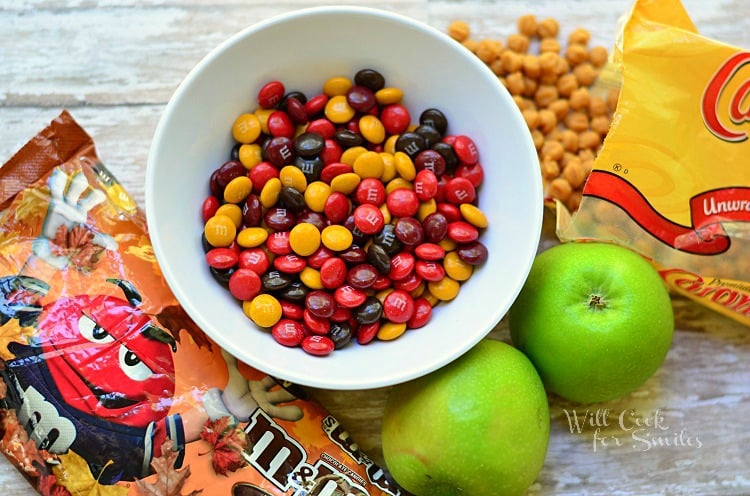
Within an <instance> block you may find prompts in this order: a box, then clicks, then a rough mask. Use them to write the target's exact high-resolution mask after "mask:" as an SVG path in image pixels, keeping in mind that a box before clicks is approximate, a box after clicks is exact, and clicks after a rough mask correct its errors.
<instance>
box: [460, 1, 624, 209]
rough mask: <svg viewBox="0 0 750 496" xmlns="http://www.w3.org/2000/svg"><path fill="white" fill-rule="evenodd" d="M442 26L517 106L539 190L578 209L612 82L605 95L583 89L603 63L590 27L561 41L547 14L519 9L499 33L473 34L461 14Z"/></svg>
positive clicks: (605, 126)
mask: <svg viewBox="0 0 750 496" xmlns="http://www.w3.org/2000/svg"><path fill="white" fill-rule="evenodd" d="M448 34H449V35H450V36H451V37H452V38H453V39H455V40H456V41H458V42H459V43H462V44H463V45H464V46H466V47H467V48H469V49H470V50H471V51H472V52H473V53H474V54H475V55H476V56H477V57H478V58H479V59H480V60H481V61H482V62H484V63H485V64H486V65H487V66H488V67H489V68H490V69H491V70H492V72H493V73H494V74H495V75H497V77H498V81H499V82H500V83H501V84H503V85H504V86H505V87H506V88H507V89H508V91H509V92H510V94H511V95H512V96H513V101H514V102H515V104H516V106H518V108H519V110H520V111H521V113H522V115H523V118H524V121H525V122H526V126H527V127H528V128H529V131H530V132H531V138H532V140H533V142H534V146H535V147H536V149H537V152H538V155H539V167H540V171H541V173H542V177H543V178H544V182H545V185H546V189H545V195H546V196H547V197H548V198H552V199H557V200H560V201H562V202H563V203H565V205H566V206H567V208H568V209H569V210H571V211H575V210H577V209H578V206H579V205H580V202H581V197H582V189H583V185H584V183H585V182H586V178H587V177H588V175H589V174H590V172H591V169H592V167H593V163H594V158H595V157H596V153H597V152H598V150H599V148H600V147H601V144H602V143H603V141H604V138H605V136H606V135H607V132H609V128H610V126H611V124H612V115H613V113H614V110H615V108H616V106H617V100H618V98H619V90H618V89H612V90H610V91H609V92H608V93H607V94H606V96H604V97H601V96H599V95H596V96H595V95H594V94H592V93H591V92H590V91H589V90H590V88H591V87H592V86H593V85H594V83H595V82H596V79H597V77H598V76H599V72H600V71H601V69H602V68H603V67H604V65H606V63H607V61H608V59H609V53H608V51H607V49H606V48H604V47H602V46H590V42H591V32H590V31H589V30H588V29H585V28H583V27H576V28H575V29H574V30H573V31H571V32H570V33H569V34H568V35H567V38H565V40H564V44H563V43H561V41H560V39H559V38H560V25H559V23H558V22H557V20H556V19H554V18H552V17H547V18H538V17H537V16H535V15H534V14H531V13H529V14H525V15H522V16H520V17H519V18H518V19H517V21H516V32H515V33H512V34H510V35H508V36H507V37H506V38H505V40H497V39H491V38H481V39H479V38H472V37H471V34H472V33H471V29H470V28H469V26H468V24H466V22H464V21H460V20H457V21H454V22H452V23H451V24H450V25H449V26H448Z"/></svg>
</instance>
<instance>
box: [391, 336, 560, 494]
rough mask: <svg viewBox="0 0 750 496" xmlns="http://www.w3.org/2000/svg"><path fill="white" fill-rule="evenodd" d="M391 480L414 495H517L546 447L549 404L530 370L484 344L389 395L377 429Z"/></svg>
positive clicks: (498, 346) (500, 347) (510, 351)
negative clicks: (380, 431) (381, 423)
mask: <svg viewBox="0 0 750 496" xmlns="http://www.w3.org/2000/svg"><path fill="white" fill-rule="evenodd" d="M382 443H383V457H384V460H385V464H386V466H387V468H388V470H389V472H390V473H391V475H392V476H393V478H394V480H395V481H396V482H397V483H398V484H399V485H401V486H402V487H403V488H404V489H406V490H407V491H409V492H411V493H413V494H415V495H417V496H457V495H463V496H467V495H472V496H474V495H476V496H490V495H492V496H502V495H518V494H522V493H523V492H524V491H525V490H526V489H527V488H528V487H529V486H530V485H531V484H532V483H533V482H534V480H535V479H536V477H537V475H538V474H539V471H540V470H541V468H542V465H543V463H544V457H545V455H546V453H547V445H548V443H549V405H548V403H547V396H546V393H545V391H544V386H543V384H542V381H541V379H540V378H539V375H538V374H537V372H536V370H535V369H534V367H533V365H532V364H531V362H529V360H528V359H527V358H526V357H525V356H524V355H523V353H521V352H519V351H518V350H516V349H515V348H514V347H512V346H510V345H509V344H506V343H503V342H501V341H495V340H491V339H485V340H483V341H481V342H479V344H477V345H476V346H475V347H474V348H472V349H471V350H469V351H468V352H466V353H465V354H464V355H463V356H461V357H460V358H458V359H457V360H455V361H453V362H452V363H450V364H448V365H446V366H444V367H442V368H440V369H438V370H436V371H434V372H432V373H430V374H427V375H426V376H423V377H421V378H418V379H415V380H413V381H410V382H407V383H403V384H399V385H396V386H394V387H393V389H392V390H391V392H390V394H389V396H388V401H387V403H386V408H385V413H384V416H383V427H382Z"/></svg>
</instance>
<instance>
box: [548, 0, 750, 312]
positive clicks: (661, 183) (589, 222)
mask: <svg viewBox="0 0 750 496" xmlns="http://www.w3.org/2000/svg"><path fill="white" fill-rule="evenodd" d="M613 58H614V63H616V64H619V65H620V66H621V69H622V88H621V92H620V100H619V102H618V105H617V108H616V110H615V115H614V117H613V121H612V126H611V129H610V131H609V134H608V136H607V138H606V140H605V142H604V146H603V148H602V149H601V151H600V152H599V154H598V156H597V158H596V161H595V163H594V170H593V171H592V173H591V175H590V177H589V179H588V181H587V183H586V185H585V188H584V190H583V200H582V203H581V206H580V209H579V211H578V212H576V213H575V214H574V215H573V216H572V217H571V215H570V214H569V213H568V212H567V211H566V210H565V209H564V208H558V209H557V210H558V232H557V234H558V237H559V238H560V239H561V240H562V241H572V240H600V241H609V242H613V243H617V244H620V245H624V246H626V247H629V248H631V249H633V250H635V251H637V252H639V253H640V254H642V255H643V256H645V257H647V258H648V259H650V260H651V261H652V262H653V263H654V265H655V266H656V267H657V269H659V271H660V273H661V276H662V278H663V279H664V281H665V282H666V283H667V284H668V286H669V287H670V289H672V290H674V291H676V292H678V293H680V294H683V295H685V296H687V297H689V298H692V299H695V300H697V301H698V302H700V303H702V304H705V305H707V306H709V307H710V308H713V309H714V310H717V311H719V312H721V313H723V314H725V315H728V316H730V317H732V318H734V319H736V320H738V321H740V322H743V323H745V324H748V325H750V257H748V254H749V253H750V251H748V250H750V224H749V222H750V170H748V168H747V166H748V157H750V140H748V134H749V133H750V52H748V51H747V50H742V49H740V48H737V47H733V46H730V45H727V44H724V43H720V42H718V41H714V40H711V39H708V38H706V37H703V36H701V35H699V34H698V33H697V30H696V28H695V26H694V25H693V23H692V21H691V20H690V18H689V17H688V15H687V13H686V12H685V10H684V8H683V7H682V5H681V4H680V2H679V1H678V0H658V1H657V0H637V1H636V2H635V3H634V5H633V7H632V10H631V12H630V13H629V15H628V16H627V18H626V20H625V23H624V25H623V28H622V32H621V33H620V37H619V39H618V41H617V46H616V47H615V50H614V51H613ZM592 263H595V261H592Z"/></svg>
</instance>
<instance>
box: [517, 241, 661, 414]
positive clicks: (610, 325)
mask: <svg viewBox="0 0 750 496" xmlns="http://www.w3.org/2000/svg"><path fill="white" fill-rule="evenodd" d="M508 325H509V327H510V332H511V339H512V341H513V344H514V345H515V346H517V347H518V348H519V349H520V350H521V351H523V352H524V353H525V354H526V355H527V356H528V357H529V359H531V361H532V362H533V363H534V366H535V367H536V368H537V370H538V371H539V375H540V376H541V377H542V380H543V381H544V384H545V386H546V387H547V390H548V391H549V392H552V393H556V394H558V395H559V396H562V397H564V398H566V399H568V400H571V401H575V402H581V403H591V402H598V401H607V400H612V399H615V398H619V397H621V396H623V395H625V394H627V393H629V392H631V391H633V390H634V389H636V388H638V387H639V386H641V385H642V384H643V383H644V382H645V381H646V380H647V379H648V378H649V377H651V376H652V375H653V374H654V372H656V370H657V369H658V368H659V367H660V366H661V364H662V363H663V362H664V359H665V357H666V354H667V351H668V350H669V347H670V344H671V342H672V334H673V332H674V316H673V313H672V303H671V300H670V298H669V292H668V290H667V289H666V286H665V284H664V282H663V281H662V279H661V277H660V276H659V274H658V272H657V271H656V269H654V267H653V266H652V265H651V264H650V263H649V262H648V261H647V260H645V259H644V258H643V257H641V256H640V255H638V254H637V253H635V252H634V251H631V250H629V249H627V248H624V247H621V246H618V245H614V244H608V243H602V242H572V243H564V244H561V245H557V246H554V247H552V248H550V249H548V250H546V251H544V252H542V253H541V254H539V255H537V257H536V259H535V260H534V263H533V265H532V268H531V272H530V273H529V277H528V278H527V280H526V283H525V284H524V286H523V289H522V290H521V293H520V294H519V296H518V298H517V299H516V301H515V302H514V303H513V305H512V307H511V309H510V312H509V319H508Z"/></svg>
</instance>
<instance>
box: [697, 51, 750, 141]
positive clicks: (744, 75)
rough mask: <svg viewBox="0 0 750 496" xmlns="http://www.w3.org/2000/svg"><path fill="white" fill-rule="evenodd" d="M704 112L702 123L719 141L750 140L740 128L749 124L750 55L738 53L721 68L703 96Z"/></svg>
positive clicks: (702, 105)
mask: <svg viewBox="0 0 750 496" xmlns="http://www.w3.org/2000/svg"><path fill="white" fill-rule="evenodd" d="M743 69H744V70H743ZM701 111H702V113H703V122H704V123H705V124H706V127H707V128H708V130H709V131H711V133H712V134H713V135H714V136H716V137H717V138H719V139H721V140H724V141H730V142H740V141H744V140H746V139H747V136H748V132H747V131H743V130H741V127H742V125H743V124H746V123H750V52H741V53H738V54H735V55H733V56H732V57H730V58H729V59H727V61H726V62H724V64H722V66H721V67H719V69H718V70H717V71H716V73H715V74H714V76H713V77H712V78H711V81H709V83H708V86H706V90H705V91H704V93H703V99H702V101H701ZM727 118H728V120H727Z"/></svg>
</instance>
